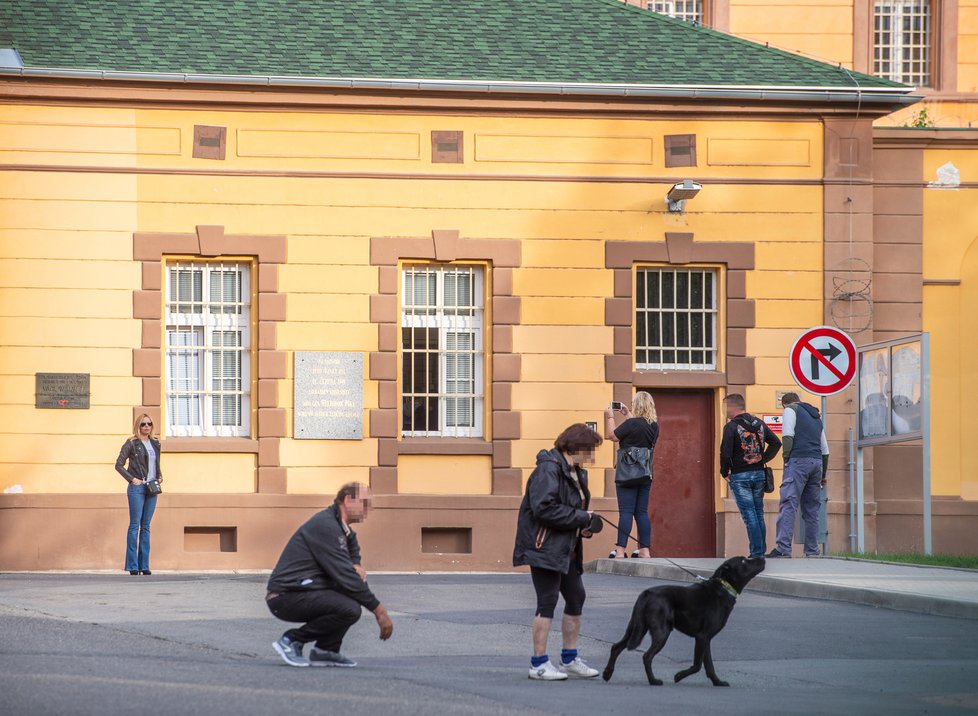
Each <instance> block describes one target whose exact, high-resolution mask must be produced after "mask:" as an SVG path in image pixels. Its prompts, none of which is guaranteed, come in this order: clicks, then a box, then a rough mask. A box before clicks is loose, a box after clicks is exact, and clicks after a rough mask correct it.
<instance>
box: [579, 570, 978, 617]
mask: <svg viewBox="0 0 978 716" xmlns="http://www.w3.org/2000/svg"><path fill="white" fill-rule="evenodd" d="M673 562H675V563H676V564H678V565H680V566H681V567H685V568H686V569H688V570H690V571H691V572H694V573H696V574H699V575H702V576H704V577H709V576H710V575H711V574H712V573H713V570H715V569H716V568H717V566H719V565H720V564H721V563H722V562H723V560H722V559H719V558H710V559H692V558H677V559H674V560H673ZM585 569H586V570H587V571H590V572H597V573H599V574H619V575H627V576H632V577H647V578H654V579H670V580H674V581H679V582H692V581H693V578H692V577H691V576H690V575H689V574H686V573H685V572H683V571H682V569H680V568H679V567H676V566H674V565H672V564H669V563H668V562H667V561H665V560H664V559H660V558H653V559H597V560H594V561H592V562H589V563H588V564H587V565H586V567H585ZM748 590H751V591H755V592H767V593H769V594H780V595H785V596H791V597H806V598H809V599H832V600H836V601H841V602H851V603H853V604H866V605H869V606H873V607H884V608H886V609H899V610H902V611H908V612H917V613H918V614H934V615H938V616H945V617H961V618H965V619H978V572H976V571H968V570H958V569H942V568H940V567H917V566H913V565H896V564H882V563H878V562H868V561H866V562H863V561H854V560H843V559H832V558H825V559H769V560H767V568H766V569H765V570H764V572H763V573H762V574H760V575H759V576H757V577H755V578H754V580H753V581H752V582H751V583H750V585H749V586H748Z"/></svg>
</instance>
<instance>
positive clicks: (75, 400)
mask: <svg viewBox="0 0 978 716" xmlns="http://www.w3.org/2000/svg"><path fill="white" fill-rule="evenodd" d="M90 386H91V381H90V376H89V374H88V373H35V374H34V407H35V408H55V409H59V408H60V409H68V410H70V409H75V410H88V408H89V407H90V397H91V387H90Z"/></svg>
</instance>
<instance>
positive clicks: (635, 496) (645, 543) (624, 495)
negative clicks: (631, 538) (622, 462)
mask: <svg viewBox="0 0 978 716" xmlns="http://www.w3.org/2000/svg"><path fill="white" fill-rule="evenodd" d="M651 491H652V481H651V480H649V481H648V482H646V483H645V484H644V485H635V486H634V487H624V486H622V485H615V492H617V493H618V542H617V543H616V544H617V546H619V547H621V548H625V547H627V546H628V535H629V534H631V531H632V518H633V517H634V518H635V524H636V525H638V545H639V547H642V548H649V547H651V546H652V523H651V522H650V521H649V493H650V492H651Z"/></svg>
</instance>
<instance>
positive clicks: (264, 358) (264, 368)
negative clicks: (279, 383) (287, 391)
mask: <svg viewBox="0 0 978 716" xmlns="http://www.w3.org/2000/svg"><path fill="white" fill-rule="evenodd" d="M288 375H289V354H288V353H286V352H285V351H263V350H259V351H258V378H259V379H261V378H286V377H288Z"/></svg>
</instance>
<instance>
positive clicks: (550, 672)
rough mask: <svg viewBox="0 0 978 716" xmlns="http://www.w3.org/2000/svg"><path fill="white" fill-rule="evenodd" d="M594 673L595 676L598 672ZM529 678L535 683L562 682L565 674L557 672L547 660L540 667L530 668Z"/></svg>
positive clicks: (565, 676)
mask: <svg viewBox="0 0 978 716" xmlns="http://www.w3.org/2000/svg"><path fill="white" fill-rule="evenodd" d="M594 673H595V674H597V673H598V672H597V671H595V672H594ZM530 678H531V679H535V680H537V681H564V680H565V679H566V678H567V674H565V673H564V672H563V671H560V670H558V669H557V667H556V666H554V665H553V663H552V662H551V661H549V660H547V661H545V662H543V663H542V664H540V666H531V667H530Z"/></svg>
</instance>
